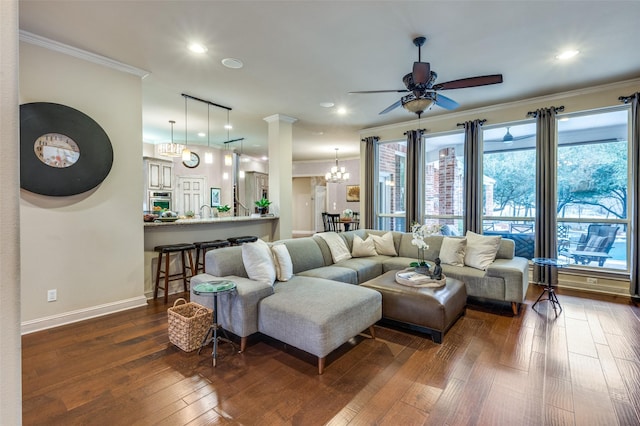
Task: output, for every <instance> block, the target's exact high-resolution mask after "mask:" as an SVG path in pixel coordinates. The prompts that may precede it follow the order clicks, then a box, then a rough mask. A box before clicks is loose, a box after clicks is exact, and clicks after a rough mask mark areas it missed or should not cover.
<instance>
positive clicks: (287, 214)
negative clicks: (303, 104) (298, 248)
mask: <svg viewBox="0 0 640 426" xmlns="http://www.w3.org/2000/svg"><path fill="white" fill-rule="evenodd" d="M264 121H266V122H267V123H269V132H268V140H269V201H271V202H272V203H273V204H272V206H273V210H274V212H275V213H277V214H278V216H280V220H279V221H278V225H277V226H276V230H275V232H274V239H276V240H280V239H284V238H291V237H292V236H293V200H292V198H291V192H292V189H293V180H292V179H293V177H292V175H293V164H292V163H293V160H292V149H291V146H292V143H293V136H292V135H293V123H295V122H296V121H297V119H295V118H293V117H288V116H286V115H282V114H274V115H271V116H269V117H265V118H264ZM270 210H271V209H270Z"/></svg>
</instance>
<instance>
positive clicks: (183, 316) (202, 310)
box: [167, 298, 213, 352]
mask: <svg viewBox="0 0 640 426" xmlns="http://www.w3.org/2000/svg"><path fill="white" fill-rule="evenodd" d="M180 301H182V302H183V303H182V304H178V302H180ZM167 317H168V319H169V341H170V342H171V343H173V344H174V345H176V346H177V347H179V348H180V349H182V350H183V351H185V352H191V351H193V350H196V349H198V348H199V347H200V344H201V343H202V338H203V337H204V335H205V333H206V332H207V331H208V330H209V327H210V326H211V322H212V320H213V311H212V310H211V309H209V308H207V307H205V306H202V305H199V304H197V303H194V302H189V303H187V301H186V300H185V299H182V298H180V299H178V300H176V301H175V303H174V304H173V307H171V308H169V309H168V310H167Z"/></svg>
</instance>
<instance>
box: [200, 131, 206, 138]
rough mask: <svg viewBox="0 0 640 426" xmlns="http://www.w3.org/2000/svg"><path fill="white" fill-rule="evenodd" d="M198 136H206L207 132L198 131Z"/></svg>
mask: <svg viewBox="0 0 640 426" xmlns="http://www.w3.org/2000/svg"><path fill="white" fill-rule="evenodd" d="M198 136H200V137H201V138H204V137H205V136H207V134H206V133H205V132H198Z"/></svg>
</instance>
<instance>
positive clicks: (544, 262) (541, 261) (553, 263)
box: [531, 257, 569, 316]
mask: <svg viewBox="0 0 640 426" xmlns="http://www.w3.org/2000/svg"><path fill="white" fill-rule="evenodd" d="M531 261H532V262H533V264H534V265H537V266H542V267H544V268H546V273H545V275H546V278H547V279H546V280H545V281H546V282H544V283H540V282H539V283H538V284H542V285H543V286H544V289H543V290H542V293H541V294H540V296H538V299H537V300H536V303H534V304H533V306H532V307H531V309H535V307H536V305H537V304H538V302H543V301H545V300H548V301H549V302H551V306H553V312H555V313H556V316H558V313H559V312H558V311H556V306H557V307H558V308H559V309H560V312H562V306H561V305H560V302H559V301H558V296H556V292H555V290H554V288H553V285H552V284H551V269H553V268H564V267H565V266H567V265H569V262H566V261H564V260H560V259H556V258H550V257H534V258H533V259H531ZM545 294H547V298H546V299H543V298H542V296H544V295H545Z"/></svg>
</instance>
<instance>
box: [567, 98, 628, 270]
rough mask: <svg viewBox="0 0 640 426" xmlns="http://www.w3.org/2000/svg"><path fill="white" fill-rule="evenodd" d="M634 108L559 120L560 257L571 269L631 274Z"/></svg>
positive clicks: (570, 116)
mask: <svg viewBox="0 0 640 426" xmlns="http://www.w3.org/2000/svg"><path fill="white" fill-rule="evenodd" d="M628 114H629V113H628V110H627V109H626V108H624V109H615V110H607V111H604V112H595V113H586V114H580V115H578V114H575V115H567V116H565V117H563V118H561V119H560V120H559V122H558V188H557V189H558V207H557V212H558V225H559V226H562V227H563V228H564V229H566V236H565V238H564V240H563V245H562V246H561V247H560V248H559V255H560V256H566V257H567V258H568V259H569V260H570V262H571V265H572V266H574V265H576V266H578V267H603V268H609V269H620V270H625V271H626V270H628V269H629V265H628V261H627V259H628V256H627V254H628V252H629V249H628V244H627V237H626V236H627V229H629V221H628V208H629V200H628V191H627V189H628V187H629V169H628V164H629V161H628V158H629V156H628V150H629V146H628V143H627V138H628Z"/></svg>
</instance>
